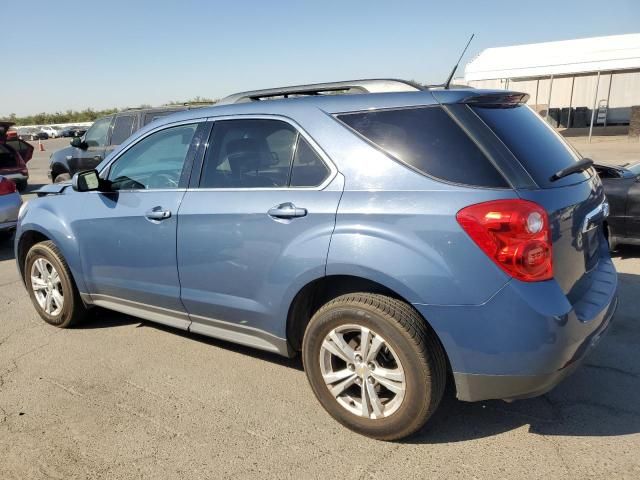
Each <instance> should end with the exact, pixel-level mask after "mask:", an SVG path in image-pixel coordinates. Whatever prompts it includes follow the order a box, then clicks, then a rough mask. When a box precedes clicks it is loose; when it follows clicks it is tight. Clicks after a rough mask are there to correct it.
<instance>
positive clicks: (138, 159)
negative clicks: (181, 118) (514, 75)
mask: <svg viewBox="0 0 640 480" xmlns="http://www.w3.org/2000/svg"><path fill="white" fill-rule="evenodd" d="M196 128H197V125H196V124H193V125H181V126H179V127H172V128H167V129H165V130H161V131H159V132H156V133H153V134H151V135H149V136H148V137H145V138H144V139H142V140H140V141H139V142H138V143H136V144H135V145H134V146H132V147H131V148H130V149H129V150H127V151H126V152H125V153H123V154H122V155H121V156H120V158H118V160H116V162H115V164H114V165H113V166H112V167H111V171H110V172H109V180H111V182H113V183H112V188H113V189H114V190H141V189H158V188H162V189H166V188H178V184H179V182H180V176H181V175H182V168H183V167H184V162H185V159H186V157H187V152H188V151H189V146H190V145H191V140H192V139H193V135H194V134H195V131H196Z"/></svg>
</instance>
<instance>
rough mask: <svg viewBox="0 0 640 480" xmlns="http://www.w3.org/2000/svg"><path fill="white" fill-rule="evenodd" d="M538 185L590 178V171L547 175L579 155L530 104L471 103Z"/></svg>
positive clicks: (572, 161) (556, 185) (575, 160)
mask: <svg viewBox="0 0 640 480" xmlns="http://www.w3.org/2000/svg"><path fill="white" fill-rule="evenodd" d="M473 110H474V111H475V112H476V113H477V114H478V116H479V117H480V118H481V119H482V120H483V121H484V122H485V123H486V124H487V125H488V126H489V128H491V130H493V132H494V133H495V134H496V135H497V136H498V137H499V138H500V140H502V142H503V143H504V144H505V145H506V146H507V148H508V149H509V150H511V152H512V153H513V154H514V155H515V156H516V158H517V159H518V160H519V161H520V163H521V164H522V166H523V167H524V168H525V169H526V170H527V171H528V172H529V174H530V175H531V177H532V178H533V179H534V180H535V182H536V183H537V184H538V185H539V186H540V187H543V188H545V187H561V186H563V185H572V184H574V183H577V182H580V181H584V180H586V179H587V178H589V176H590V174H589V172H588V171H587V172H581V173H574V174H572V175H569V176H566V177H564V178H561V179H559V180H556V181H554V182H551V181H550V180H549V178H550V177H551V176H552V175H553V174H554V173H556V172H558V171H559V170H562V169H563V168H565V167H568V166H569V165H571V164H572V163H574V162H577V161H578V160H580V157H579V155H578V154H577V153H575V152H574V151H573V150H572V149H571V147H569V145H568V144H567V143H566V142H565V141H564V139H563V138H562V137H560V135H559V134H557V133H556V132H555V131H553V129H552V128H550V127H549V126H547V125H546V124H545V122H544V120H543V119H542V118H540V116H539V115H538V114H537V113H535V112H534V111H533V110H531V109H530V108H529V107H527V106H524V105H521V106H518V107H511V108H488V107H473Z"/></svg>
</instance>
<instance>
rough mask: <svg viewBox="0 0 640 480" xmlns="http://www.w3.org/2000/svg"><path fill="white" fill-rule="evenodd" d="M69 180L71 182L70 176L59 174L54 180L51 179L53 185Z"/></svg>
mask: <svg viewBox="0 0 640 480" xmlns="http://www.w3.org/2000/svg"><path fill="white" fill-rule="evenodd" d="M69 180H71V175H69V174H68V173H60V174H59V175H56V178H54V179H53V183H62V182H68V181H69Z"/></svg>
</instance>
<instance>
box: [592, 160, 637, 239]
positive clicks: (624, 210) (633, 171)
mask: <svg viewBox="0 0 640 480" xmlns="http://www.w3.org/2000/svg"><path fill="white" fill-rule="evenodd" d="M596 170H597V171H598V173H599V174H600V177H601V179H602V184H603V187H604V191H605V194H606V197H607V200H608V202H609V207H610V214H609V218H608V219H607V225H608V229H609V235H610V238H611V243H612V244H614V245H615V244H618V243H631V244H640V175H639V174H638V173H637V172H638V171H640V166H639V165H638V164H627V165H624V166H609V165H596Z"/></svg>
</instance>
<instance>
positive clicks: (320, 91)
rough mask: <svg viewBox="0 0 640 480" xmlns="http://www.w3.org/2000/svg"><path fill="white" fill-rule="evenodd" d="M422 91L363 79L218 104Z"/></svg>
mask: <svg viewBox="0 0 640 480" xmlns="http://www.w3.org/2000/svg"><path fill="white" fill-rule="evenodd" d="M419 90H424V88H423V87H421V86H420V85H418V84H417V83H414V82H410V81H407V80H396V79H391V78H389V79H387V78H380V79H365V80H347V81H343V82H329V83H312V84H309V85H295V86H292V87H278V88H267V89H265V90H253V91H250V92H240V93H234V94H233V95H229V96H228V97H225V98H223V99H222V100H220V101H219V102H218V104H230V103H245V102H254V101H259V100H268V99H273V98H274V97H283V98H288V97H289V96H290V95H292V96H305V95H327V94H329V95H331V94H336V93H382V92H415V91H419Z"/></svg>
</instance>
